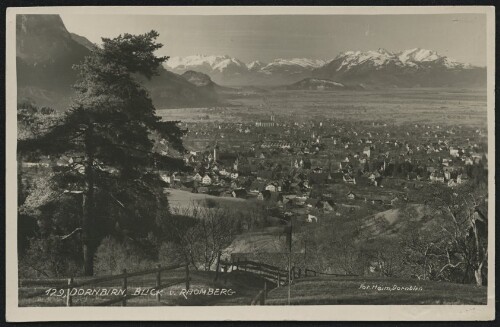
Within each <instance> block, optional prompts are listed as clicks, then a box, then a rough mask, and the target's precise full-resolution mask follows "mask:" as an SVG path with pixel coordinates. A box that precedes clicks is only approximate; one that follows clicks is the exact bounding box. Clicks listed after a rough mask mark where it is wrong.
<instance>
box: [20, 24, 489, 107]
mask: <svg viewBox="0 0 500 327" xmlns="http://www.w3.org/2000/svg"><path fill="white" fill-rule="evenodd" d="M96 47H97V45H95V44H93V43H92V42H90V41H89V40H87V39H86V38H85V37H83V36H80V35H77V34H74V33H70V32H69V31H68V30H67V29H66V27H65V26H64V23H63V21H62V20H61V18H60V17H59V16H58V15H18V16H17V21H16V51H17V53H16V54H17V57H16V59H17V60H16V66H17V67H16V68H17V86H18V101H23V100H28V101H30V102H35V103H36V104H37V105H39V106H50V107H53V108H55V109H58V110H64V109H66V108H68V107H69V105H70V104H71V99H72V96H73V95H74V90H73V87H72V86H73V85H74V84H75V82H76V80H77V73H76V71H75V70H73V68H72V67H73V65H75V64H78V63H80V62H81V61H82V60H83V58H84V57H85V56H88V55H89V54H90V53H91V51H92V50H93V49H95V48H96ZM140 81H141V82H142V83H143V85H144V87H145V88H146V89H147V90H148V91H149V93H150V95H151V98H152V99H153V103H154V105H155V106H156V107H157V108H160V109H161V108H179V107H201V106H210V105H216V104H221V103H222V102H223V100H221V99H223V98H227V97H228V95H231V96H234V95H235V94H236V95H237V94H245V92H247V93H248V92H250V93H253V92H257V91H258V92H263V91H264V90H263V89H262V88H256V89H251V88H249V87H250V86H251V87H255V86H258V87H260V86H279V87H280V88H281V89H289V90H300V89H308V90H329V91H335V90H359V89H371V88H386V87H455V86H457V87H484V86H485V85H486V68H484V67H475V66H472V65H470V64H465V63H460V62H457V61H455V60H452V59H450V58H447V57H445V56H442V55H439V54H438V53H436V52H435V51H431V50H425V49H419V48H415V49H409V50H404V51H401V52H390V51H387V50H385V49H378V50H371V51H364V52H363V51H347V52H342V53H340V54H339V55H337V56H336V57H335V58H334V59H332V60H319V59H310V58H293V59H283V58H279V59H275V60H272V61H271V62H268V63H266V62H262V61H253V62H249V63H245V62H243V61H241V60H239V59H237V58H233V57H230V56H228V55H213V56H208V55H194V56H188V57H171V58H170V59H169V60H168V61H167V62H166V63H165V64H164V66H163V67H160V69H159V76H154V77H153V78H152V79H151V80H147V79H145V78H143V79H140ZM227 86H240V87H241V86H245V87H246V89H245V91H244V92H243V91H241V89H240V91H238V90H235V89H232V88H229V87H227Z"/></svg>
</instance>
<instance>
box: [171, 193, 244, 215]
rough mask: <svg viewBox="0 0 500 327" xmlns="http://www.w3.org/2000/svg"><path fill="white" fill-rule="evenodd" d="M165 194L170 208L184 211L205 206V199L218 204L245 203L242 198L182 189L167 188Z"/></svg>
mask: <svg viewBox="0 0 500 327" xmlns="http://www.w3.org/2000/svg"><path fill="white" fill-rule="evenodd" d="M167 192H168V193H167V196H168V202H169V205H170V208H172V210H173V211H178V212H186V210H188V211H189V210H192V209H193V206H196V205H197V206H202V207H203V206H205V204H206V200H213V201H215V202H217V204H218V205H219V206H224V205H230V204H232V203H237V204H238V203H239V204H242V203H245V202H246V201H245V200H244V199H239V198H231V197H219V196H214V195H210V194H204V193H191V192H188V191H184V190H179V189H173V188H169V189H167Z"/></svg>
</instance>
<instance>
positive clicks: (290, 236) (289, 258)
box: [288, 216, 293, 305]
mask: <svg viewBox="0 0 500 327" xmlns="http://www.w3.org/2000/svg"><path fill="white" fill-rule="evenodd" d="M292 228H293V216H290V230H289V233H290V234H289V236H288V305H290V297H291V292H292V290H291V288H292Z"/></svg>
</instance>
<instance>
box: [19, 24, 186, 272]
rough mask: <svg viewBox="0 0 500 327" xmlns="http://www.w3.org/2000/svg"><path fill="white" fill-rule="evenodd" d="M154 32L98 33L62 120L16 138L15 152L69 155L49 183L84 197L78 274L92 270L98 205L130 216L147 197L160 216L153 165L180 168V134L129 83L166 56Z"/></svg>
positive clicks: (101, 220)
mask: <svg viewBox="0 0 500 327" xmlns="http://www.w3.org/2000/svg"><path fill="white" fill-rule="evenodd" d="M157 37H158V33H157V32H156V31H151V32H148V33H146V34H142V35H130V34H124V35H120V36H118V37H116V38H113V39H107V38H103V39H102V41H103V42H102V46H101V47H99V48H97V49H95V50H94V51H92V53H91V55H90V56H87V57H86V58H85V59H84V61H83V62H82V63H81V64H79V65H76V66H75V67H74V68H75V69H76V70H77V71H78V73H79V77H80V78H79V81H78V83H77V84H76V85H75V88H76V90H77V95H76V97H75V99H74V102H73V105H72V106H71V108H70V109H69V110H68V111H67V113H66V114H65V117H64V119H63V120H62V122H61V123H59V124H58V125H56V126H54V127H53V128H51V129H50V130H49V131H47V132H46V133H44V134H43V135H38V136H37V137H35V138H31V139H27V140H22V141H19V143H18V150H19V151H20V152H37V153H40V154H42V153H43V154H50V155H53V156H54V155H55V156H58V157H60V156H63V155H64V156H65V157H66V158H71V159H70V160H69V162H68V165H66V166H64V167H63V168H59V171H58V173H57V174H55V175H54V176H55V177H54V180H55V182H56V183H57V185H58V186H59V187H60V188H61V191H62V192H65V193H78V194H82V195H83V204H82V206H83V210H82V220H81V227H80V228H79V229H78V230H77V232H78V233H75V234H80V233H81V234H80V237H81V242H82V253H83V262H84V274H85V275H93V270H94V269H93V257H94V254H95V251H96V248H97V246H98V245H99V242H100V240H101V239H102V237H103V236H104V235H103V230H104V229H105V228H104V225H105V224H107V225H109V221H108V222H105V220H106V219H107V218H106V217H104V216H103V213H101V212H98V211H101V206H102V205H103V204H104V205H108V206H112V205H114V206H117V207H121V209H120V210H121V213H122V215H134V214H135V213H137V209H136V208H133V207H132V206H133V205H134V203H138V202H139V203H140V202H141V201H138V200H137V199H138V198H139V197H141V196H149V198H152V199H153V200H154V201H153V203H156V204H157V205H156V206H155V207H154V208H153V211H154V210H156V215H157V217H159V215H160V213H161V212H165V210H164V209H165V207H164V205H165V204H166V202H165V200H164V199H163V197H162V196H161V186H162V182H161V179H160V178H159V175H158V174H157V173H156V172H155V171H156V170H155V169H154V168H155V167H162V168H169V169H172V170H175V169H180V168H182V160H180V159H177V158H176V156H175V155H176V154H179V153H182V152H183V151H184V147H183V145H182V136H183V134H184V131H183V130H181V129H180V128H179V127H178V125H177V123H178V122H165V121H162V120H161V118H160V117H158V116H157V115H156V111H155V108H154V106H153V104H152V101H151V98H150V97H149V94H148V93H147V91H146V90H145V89H144V88H143V87H142V86H141V85H140V84H139V83H138V82H137V80H136V77H138V76H139V75H143V76H145V77H146V78H148V79H150V78H151V77H152V76H154V75H155V74H157V69H158V68H159V66H160V65H161V63H163V62H164V61H166V60H167V59H168V57H157V56H156V55H155V53H154V52H155V51H156V50H158V49H159V48H161V47H162V44H160V43H157V42H156V38H157ZM158 140H164V142H163V143H165V144H166V147H167V150H166V151H162V153H159V152H158V151H156V147H155V141H158ZM165 153H168V155H165ZM97 197H99V198H97ZM104 198H105V199H107V201H103V199H104ZM97 202H98V203H99V207H98V205H97ZM148 210H151V209H148ZM153 215H154V214H153ZM116 223H117V225H119V221H117V222H116ZM137 228H138V229H141V228H143V227H141V226H137ZM71 235H74V234H71Z"/></svg>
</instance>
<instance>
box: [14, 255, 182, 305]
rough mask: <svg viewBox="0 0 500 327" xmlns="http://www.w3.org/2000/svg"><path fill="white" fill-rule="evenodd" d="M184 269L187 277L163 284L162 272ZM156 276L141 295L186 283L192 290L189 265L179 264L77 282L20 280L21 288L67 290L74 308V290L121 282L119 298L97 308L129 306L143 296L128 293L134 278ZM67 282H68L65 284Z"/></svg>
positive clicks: (67, 299)
mask: <svg viewBox="0 0 500 327" xmlns="http://www.w3.org/2000/svg"><path fill="white" fill-rule="evenodd" d="M179 268H184V269H185V276H184V277H183V278H176V279H170V280H168V281H166V282H164V283H162V272H165V271H171V270H174V269H179ZM151 274H155V275H156V282H155V285H154V286H151V287H141V294H144V293H149V292H151V291H152V290H157V291H159V290H162V289H165V288H167V287H171V286H174V285H178V284H182V283H185V285H186V289H189V288H190V280H191V277H190V276H189V264H179V265H171V266H166V267H162V266H161V265H158V266H157V267H156V268H154V269H147V270H142V271H137V272H127V270H126V269H123V271H122V273H121V274H118V275H108V276H102V277H97V278H91V279H83V280H75V278H73V277H71V278H68V279H67V280H61V279H21V280H19V288H21V287H26V286H38V287H51V288H60V289H64V288H66V293H65V296H64V297H65V298H66V306H68V307H70V306H73V297H74V294H72V290H75V289H78V288H81V287H83V286H96V285H97V284H100V283H105V282H111V281H117V280H119V281H121V286H120V291H119V292H117V293H119V295H118V296H115V297H113V298H111V299H109V300H106V301H103V302H99V303H97V304H93V305H95V306H108V305H112V304H115V303H121V305H122V306H126V305H127V300H129V299H132V298H134V297H137V296H140V295H141V294H132V293H129V292H128V282H129V279H130V278H132V277H138V276H145V275H151ZM65 281H66V282H65ZM43 295H47V290H42V291H36V292H34V293H31V294H28V295H27V296H24V297H23V299H30V298H36V297H39V296H43ZM160 300H161V294H160V292H156V301H158V302H160Z"/></svg>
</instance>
